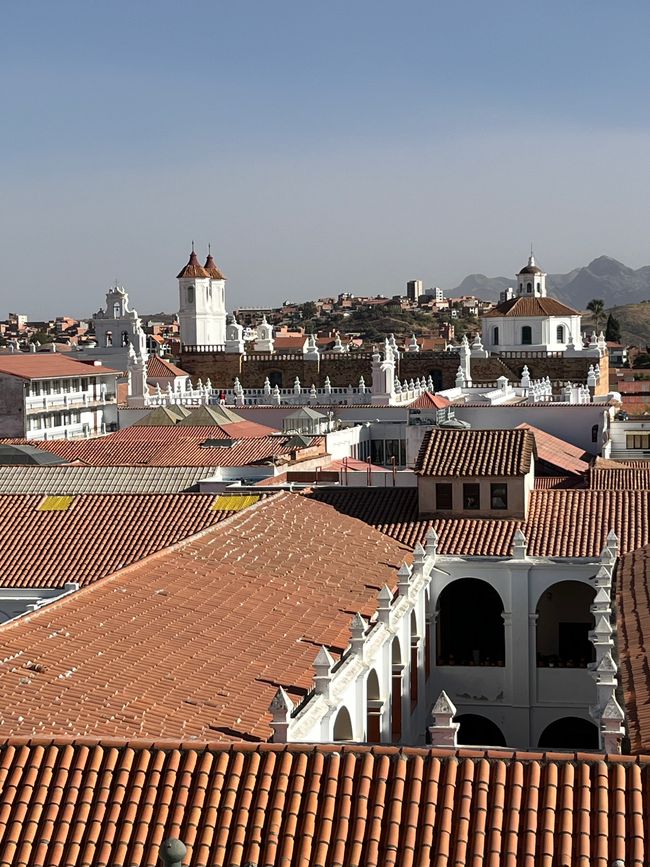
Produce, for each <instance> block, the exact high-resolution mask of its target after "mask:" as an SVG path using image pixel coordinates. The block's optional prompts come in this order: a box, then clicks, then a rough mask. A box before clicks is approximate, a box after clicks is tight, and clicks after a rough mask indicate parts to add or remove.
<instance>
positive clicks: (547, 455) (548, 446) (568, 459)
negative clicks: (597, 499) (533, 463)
mask: <svg viewBox="0 0 650 867" xmlns="http://www.w3.org/2000/svg"><path fill="white" fill-rule="evenodd" d="M517 428H518V429H521V430H529V431H530V432H531V433H532V435H533V436H534V437H535V445H536V446H537V458H538V460H539V461H540V462H541V463H543V464H546V465H547V466H549V467H552V468H553V469H554V470H559V471H560V472H561V473H563V474H564V475H566V474H569V475H576V476H582V475H584V474H585V473H586V472H587V471H588V469H589V463H588V461H586V460H584V456H585V453H584V450H583V449H579V448H578V447H577V446H574V445H572V444H571V443H568V442H566V440H562V439H560V438H559V437H555V436H553V435H552V434H549V433H546V431H543V430H540V428H537V427H533V425H532V424H528V423H527V422H523V423H522V424H520V425H517Z"/></svg>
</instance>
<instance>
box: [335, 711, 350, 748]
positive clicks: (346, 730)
mask: <svg viewBox="0 0 650 867" xmlns="http://www.w3.org/2000/svg"><path fill="white" fill-rule="evenodd" d="M333 739H334V740H335V741H351V740H352V720H351V719H350V712H349V711H348V709H347V707H345V705H343V707H342V708H341V709H340V710H339V712H338V713H337V715H336V719H335V721H334V734H333Z"/></svg>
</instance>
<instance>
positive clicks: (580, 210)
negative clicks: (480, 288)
mask: <svg viewBox="0 0 650 867" xmlns="http://www.w3.org/2000/svg"><path fill="white" fill-rule="evenodd" d="M649 36H650V3H648V0H624V2H620V3H615V2H612V0H543V2H540V0H536V2H529V0H503V2H502V0H492V2H489V3H488V2H485V0H466V2H464V0H445V2H439V0H422V2H409V0H403V2H399V3H398V2H397V0H391V2H384V0H328V2H322V0H321V2H318V0H295V2H294V0H273V2H270V0H257V2H252V0H251V2H249V0H228V2H222V0H210V2H207V0H206V2H199V0H197V2H192V0H175V2H169V0H155V2H153V0H110V2H108V0H78V2H72V0H56V2H53V0H42V2H36V0H20V2H16V0H13V2H12V0H0V72H1V75H0V94H1V98H0V106H1V110H2V118H1V124H0V267H1V273H0V291H1V293H2V294H1V297H0V317H1V318H4V316H5V315H6V312H8V311H9V310H12V311H16V312H27V313H29V314H30V315H32V316H34V317H36V316H39V315H43V316H51V315H53V314H55V313H70V314H75V313H76V314H84V315H87V314H89V313H90V312H92V311H93V310H96V309H97V308H98V307H99V306H100V304H103V299H104V293H105V291H106V289H107V287H108V286H109V284H110V283H111V281H113V280H114V279H115V278H118V279H119V281H120V282H121V283H124V284H125V285H126V287H127V289H128V291H129V292H130V295H131V299H132V302H133V304H134V305H135V306H136V307H137V309H138V310H139V311H141V312H143V313H145V312H154V311H158V310H161V309H164V310H167V311H172V310H175V309H176V307H177V289H176V285H177V284H176V281H175V279H174V278H175V275H176V273H177V271H178V270H179V269H180V267H181V266H182V265H183V264H184V262H185V261H186V259H187V256H188V253H189V247H190V241H191V240H192V239H193V238H194V239H195V240H196V243H197V249H198V251H199V252H200V253H201V254H205V251H206V247H207V243H208V241H211V242H212V249H213V253H214V255H215V258H216V260H217V262H218V263H219V265H220V266H221V267H222V269H223V270H224V272H225V273H226V275H227V276H228V278H229V282H228V284H227V287H228V303H229V306H230V307H233V306H237V305H242V304H255V303H275V302H279V301H281V300H282V299H284V298H292V299H296V300H303V299H307V298H313V297H317V296H319V295H323V294H328V293H330V294H334V293H338V292H339V291H344V290H349V291H354V292H357V293H378V292H381V293H384V294H394V293H396V292H399V291H400V290H401V289H402V287H403V285H404V283H405V281H406V280H407V279H409V278H414V277H420V278H422V279H423V280H424V281H425V283H426V285H434V284H437V285H440V286H443V287H446V288H451V287H453V286H455V285H456V284H457V283H458V282H459V281H460V280H461V279H462V278H463V277H464V276H465V275H466V274H468V273H471V272H477V271H478V272H483V273H486V274H489V275H496V274H499V275H500V274H505V275H510V274H512V273H513V272H514V271H515V270H517V268H518V267H519V266H520V265H521V264H523V262H524V261H525V257H526V254H527V250H528V246H529V244H530V241H531V240H533V241H534V243H535V249H536V253H537V256H538V258H539V260H540V261H541V263H542V265H543V266H544V267H545V269H546V270H548V271H550V272H558V271H566V270H569V269H570V268H572V267H575V266H577V265H581V264H584V263H586V262H587V261H589V260H590V259H592V258H594V257H595V256H598V255H600V254H607V255H610V256H614V257H615V258H618V259H621V260H622V261H624V262H626V264H629V265H631V266H633V267H639V266H640V265H643V264H648V263H649V262H650V250H649V249H648V237H649V233H648V228H649V222H650V221H649V216H650V214H649V211H650V204H649V203H650V168H649V167H650V116H649V112H650V98H649V94H650V88H649V85H650V64H649V63H648V48H647V46H648V38H649Z"/></svg>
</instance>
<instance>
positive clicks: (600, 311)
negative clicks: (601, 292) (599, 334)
mask: <svg viewBox="0 0 650 867" xmlns="http://www.w3.org/2000/svg"><path fill="white" fill-rule="evenodd" d="M587 310H588V311H589V312H590V313H591V318H592V319H593V320H594V327H595V329H596V331H600V329H601V327H602V323H603V319H604V318H605V302H604V301H603V300H602V298H592V300H591V301H590V302H589V304H587Z"/></svg>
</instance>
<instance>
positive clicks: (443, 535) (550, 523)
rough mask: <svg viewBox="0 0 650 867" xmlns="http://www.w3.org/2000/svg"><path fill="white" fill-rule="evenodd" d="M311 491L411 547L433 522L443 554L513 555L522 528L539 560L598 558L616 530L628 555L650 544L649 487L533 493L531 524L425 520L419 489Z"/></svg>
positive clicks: (327, 489)
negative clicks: (515, 537)
mask: <svg viewBox="0 0 650 867" xmlns="http://www.w3.org/2000/svg"><path fill="white" fill-rule="evenodd" d="M309 496H310V497H312V498H313V499H316V500H319V501H320V502H326V503H330V504H331V505H332V507H333V508H335V509H336V510H337V511H339V512H342V513H343V514H346V515H351V516H354V517H355V518H360V519H361V520H363V521H366V522H367V523H368V524H370V525H371V526H372V527H376V528H377V529H378V530H381V532H382V533H386V535H388V536H390V537H391V538H393V539H397V540H398V541H399V542H402V543H403V544H405V545H408V546H409V547H410V548H413V547H414V546H415V543H416V542H422V543H423V542H424V536H425V534H426V532H427V530H428V529H429V527H434V528H435V530H436V533H437V534H438V551H439V552H440V553H441V554H473V555H477V556H499V557H502V556H508V555H509V554H510V550H511V547H512V536H513V534H514V532H515V530H517V529H521V530H522V531H523V532H524V534H525V536H526V538H527V540H528V552H529V553H530V554H532V555H539V556H540V557H596V556H598V555H599V554H600V552H601V551H602V549H603V548H604V547H605V541H606V538H607V534H608V532H609V531H610V530H612V529H613V530H614V532H615V533H616V535H617V536H618V537H619V540H620V545H621V551H622V552H627V551H633V550H634V549H635V548H640V547H642V546H643V545H647V544H649V543H650V491H636V490H635V491H624V490H623V491H621V490H619V491H593V490H580V489H573V490H550V491H549V490H533V491H532V492H531V494H530V505H529V511H528V520H527V521H520V520H504V519H503V518H498V519H496V518H495V519H492V518H434V519H431V518H420V517H419V516H418V498H417V490H416V489H415V488H392V489H385V488H384V489H382V488H321V489H318V490H315V491H313V492H312V493H310V494H309Z"/></svg>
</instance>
